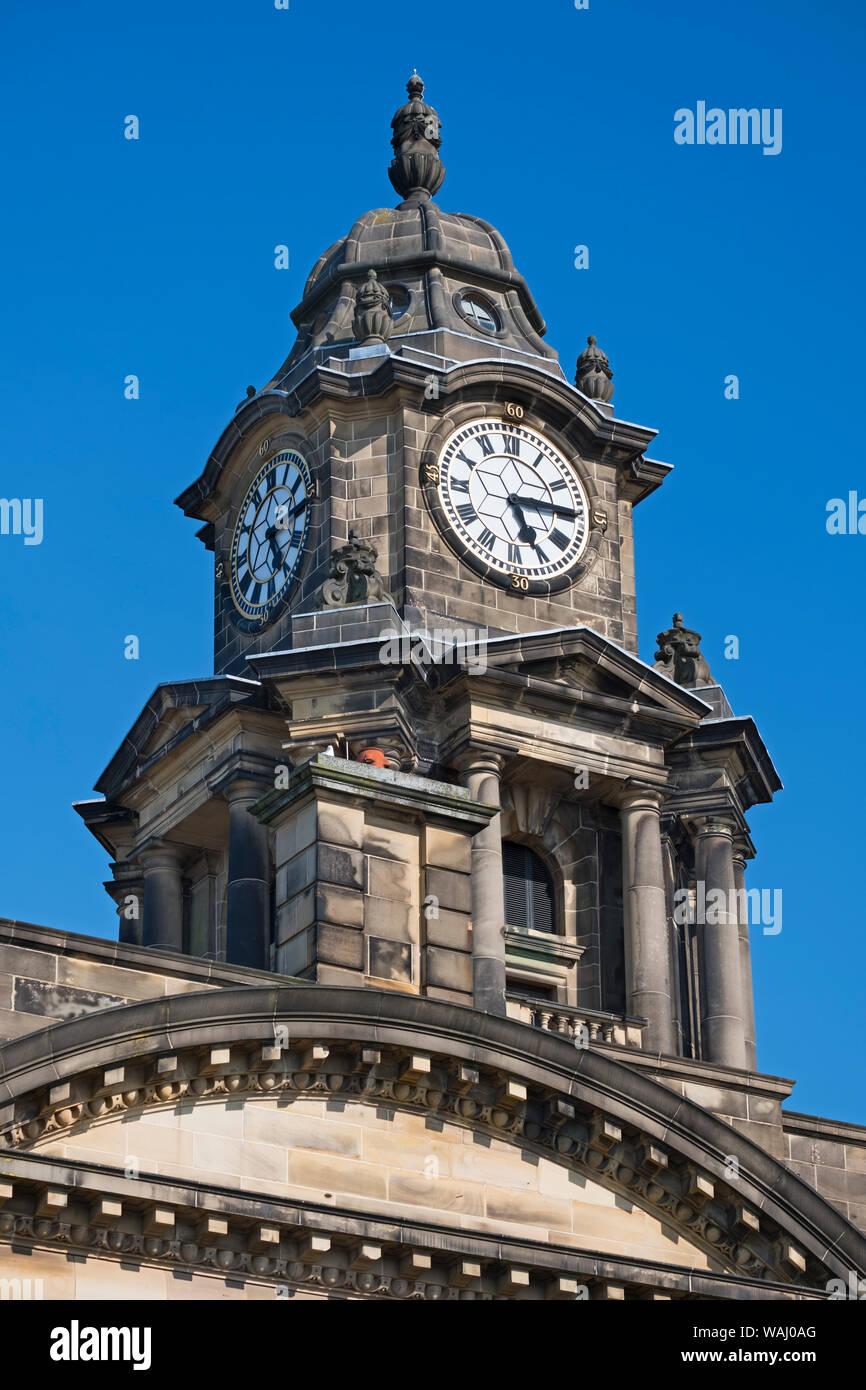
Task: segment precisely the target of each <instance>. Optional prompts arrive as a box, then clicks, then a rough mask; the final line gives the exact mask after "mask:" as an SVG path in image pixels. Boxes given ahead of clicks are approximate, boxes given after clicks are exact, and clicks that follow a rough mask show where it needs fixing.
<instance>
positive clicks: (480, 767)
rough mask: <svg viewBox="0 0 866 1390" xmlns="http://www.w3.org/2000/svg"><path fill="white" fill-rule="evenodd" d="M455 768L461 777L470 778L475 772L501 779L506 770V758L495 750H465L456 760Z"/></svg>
mask: <svg viewBox="0 0 866 1390" xmlns="http://www.w3.org/2000/svg"><path fill="white" fill-rule="evenodd" d="M454 767H455V769H456V770H457V771H458V772H459V773H460V775H461V777H468V776H469V775H470V773H473V772H475V773H477V772H483V773H486V774H487V775H488V776H490V777H501V776H502V773H503V771H504V769H505V756H504V754H502V753H497V752H496V750H495V749H494V748H475V747H473V748H465V749H464V750H463V752H462V753H460V754H458V756H457V758H456V759H455V760H454Z"/></svg>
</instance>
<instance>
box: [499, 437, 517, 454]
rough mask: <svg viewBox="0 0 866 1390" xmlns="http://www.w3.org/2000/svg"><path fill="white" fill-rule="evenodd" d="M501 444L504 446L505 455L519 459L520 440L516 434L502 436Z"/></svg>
mask: <svg viewBox="0 0 866 1390" xmlns="http://www.w3.org/2000/svg"><path fill="white" fill-rule="evenodd" d="M502 443H503V445H504V446H505V452H506V454H512V455H513V457H514V458H518V459H519V458H520V440H519V438H518V436H517V435H516V434H504V435H503V436H502Z"/></svg>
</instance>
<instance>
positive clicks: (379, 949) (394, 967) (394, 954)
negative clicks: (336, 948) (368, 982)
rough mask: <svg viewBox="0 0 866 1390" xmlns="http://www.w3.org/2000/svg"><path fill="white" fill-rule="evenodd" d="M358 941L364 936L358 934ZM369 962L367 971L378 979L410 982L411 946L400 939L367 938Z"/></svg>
mask: <svg viewBox="0 0 866 1390" xmlns="http://www.w3.org/2000/svg"><path fill="white" fill-rule="evenodd" d="M357 939H358V941H363V940H364V938H363V937H361V936H358V938H357ZM367 940H368V945H369V962H368V966H367V973H368V974H369V975H373V976H374V977H375V978H376V979H379V980H399V981H401V982H403V983H405V984H411V983H412V947H411V946H409V945H408V944H406V943H404V942H400V941H384V940H382V939H381V938H380V937H375V936H373V937H369V938H367Z"/></svg>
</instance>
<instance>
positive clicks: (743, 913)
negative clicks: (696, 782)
mask: <svg viewBox="0 0 866 1390" xmlns="http://www.w3.org/2000/svg"><path fill="white" fill-rule="evenodd" d="M734 887H735V888H736V890H737V926H738V936H739V942H740V987H741V989H742V992H743V1028H744V1032H745V1043H746V1066H747V1067H748V1069H749V1071H757V1069H758V1052H757V1045H756V1042H755V1036H756V1034H755V993H754V989H753V988H752V948H751V943H750V941H749V902H748V898H747V897H746V847H745V845H744V844H743V842H742V840H735V841H734Z"/></svg>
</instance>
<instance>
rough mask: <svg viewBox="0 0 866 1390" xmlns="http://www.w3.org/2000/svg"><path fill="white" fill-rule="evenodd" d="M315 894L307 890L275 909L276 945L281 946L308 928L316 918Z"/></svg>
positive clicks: (313, 889)
mask: <svg viewBox="0 0 866 1390" xmlns="http://www.w3.org/2000/svg"><path fill="white" fill-rule="evenodd" d="M317 896H318V895H317V893H316V890H315V888H312V887H310V888H307V889H305V890H304V892H303V893H298V894H297V896H296V897H294V898H292V899H291V901H289V902H287V903H283V904H282V906H281V907H278V908H277V944H278V945H282V944H283V942H285V941H290V940H291V939H292V937H294V936H297V934H298V932H301V931H303V930H304V929H305V928H306V927H308V926H310V925H311V923H312V922H314V921H315V918H316V906H317Z"/></svg>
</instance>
